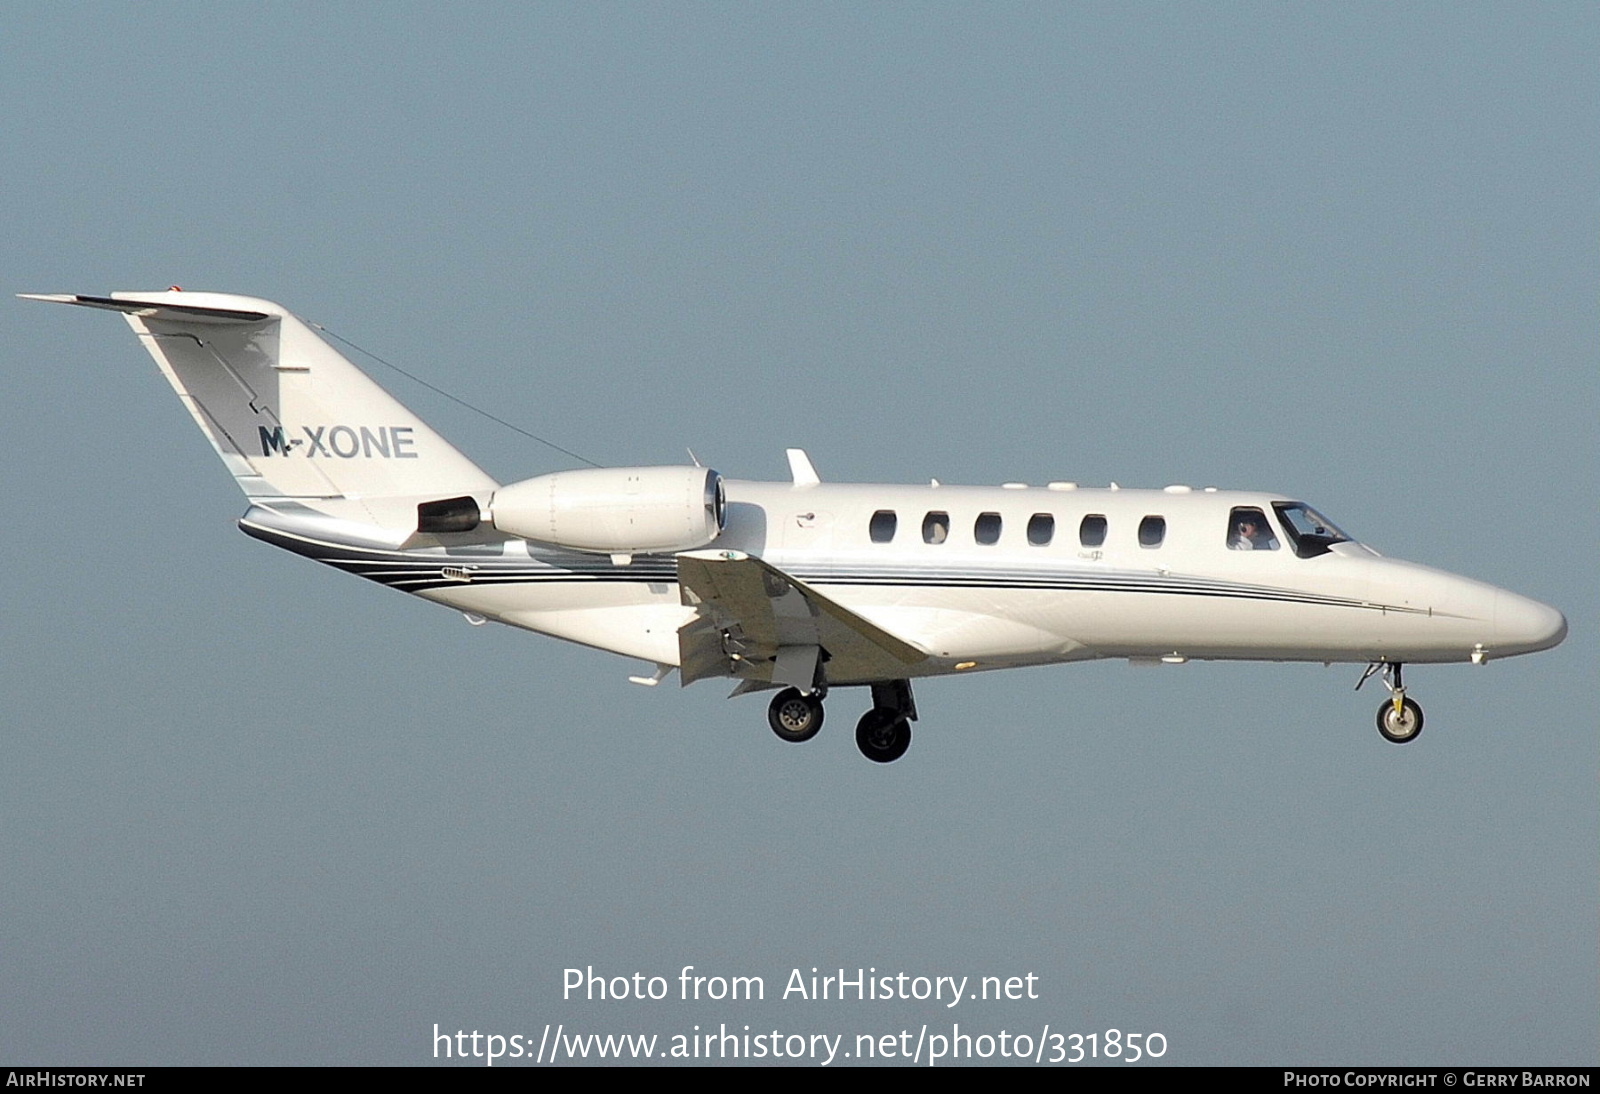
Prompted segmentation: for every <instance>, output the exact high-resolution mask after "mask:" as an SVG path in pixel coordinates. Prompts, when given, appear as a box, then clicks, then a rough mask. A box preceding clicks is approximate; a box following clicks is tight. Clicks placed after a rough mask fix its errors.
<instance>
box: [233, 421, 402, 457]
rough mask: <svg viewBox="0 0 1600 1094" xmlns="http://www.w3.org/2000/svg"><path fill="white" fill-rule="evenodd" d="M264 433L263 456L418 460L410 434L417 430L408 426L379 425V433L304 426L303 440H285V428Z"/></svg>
mask: <svg viewBox="0 0 1600 1094" xmlns="http://www.w3.org/2000/svg"><path fill="white" fill-rule="evenodd" d="M256 428H257V429H258V430H260V431H261V454H262V455H263V456H270V455H272V454H273V453H277V454H278V455H280V456H292V455H294V454H295V452H296V451H297V450H298V451H300V452H303V453H304V454H305V457H306V459H308V460H314V459H330V460H332V459H340V460H353V459H356V458H357V457H360V458H362V459H372V458H374V457H376V458H377V459H383V460H414V459H416V458H417V452H416V450H415V446H416V443H417V439H416V438H415V437H413V436H412V435H411V434H412V433H414V432H415V431H416V430H415V427H413V426H409V425H380V426H378V428H376V429H371V428H369V427H367V426H364V425H363V426H351V425H316V426H312V425H303V426H300V427H299V429H300V432H301V433H304V434H305V436H303V437H286V436H285V435H284V432H283V426H281V425H277V426H273V427H272V428H271V429H268V428H267V427H266V426H264V425H260V426H256Z"/></svg>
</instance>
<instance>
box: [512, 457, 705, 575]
mask: <svg viewBox="0 0 1600 1094" xmlns="http://www.w3.org/2000/svg"><path fill="white" fill-rule="evenodd" d="M723 506H724V500H723V491H722V476H721V475H719V474H717V473H716V472H715V471H713V470H711V469H710V468H708V467H597V468H594V469H593V470H585V471H558V472H556V473H555V474H554V475H540V476H539V477H538V478H536V479H524V480H523V481H521V482H514V483H512V484H511V485H510V486H502V487H501V488H500V489H499V490H496V491H495V494H494V499H493V500H492V501H491V503H490V520H491V521H492V523H493V524H494V526H495V527H496V528H497V529H499V530H500V531H502V532H506V533H508V534H510V535H513V536H521V537H522V538H523V539H531V540H536V541H538V542H539V543H553V544H555V545H557V546H559V547H570V548H572V549H573V550H575V551H593V552H596V553H598V554H635V553H644V552H651V551H692V550H694V549H695V548H696V547H704V546H705V545H706V544H708V543H710V542H711V541H712V540H714V539H716V538H717V535H718V534H719V533H720V532H721V531H722V527H723V524H724V523H725V520H726V517H725V515H724V513H723Z"/></svg>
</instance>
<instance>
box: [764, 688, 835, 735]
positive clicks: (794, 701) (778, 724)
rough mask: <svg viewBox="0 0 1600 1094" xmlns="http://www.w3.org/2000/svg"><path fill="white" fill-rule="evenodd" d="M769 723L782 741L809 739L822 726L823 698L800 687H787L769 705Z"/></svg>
mask: <svg viewBox="0 0 1600 1094" xmlns="http://www.w3.org/2000/svg"><path fill="white" fill-rule="evenodd" d="M767 724H768V725H769V726H771V727H772V732H774V733H776V734H777V735H778V739H779V740H780V741H789V742H790V743H792V744H799V743H800V742H801V741H809V740H811V738H813V737H815V736H816V735H817V731H818V730H820V729H821V728H822V700H821V699H818V698H817V697H816V696H815V695H807V694H806V693H805V692H803V691H801V690H800V689H799V688H785V689H783V690H782V691H780V692H778V694H777V695H775V696H773V699H772V705H771V706H769V707H767Z"/></svg>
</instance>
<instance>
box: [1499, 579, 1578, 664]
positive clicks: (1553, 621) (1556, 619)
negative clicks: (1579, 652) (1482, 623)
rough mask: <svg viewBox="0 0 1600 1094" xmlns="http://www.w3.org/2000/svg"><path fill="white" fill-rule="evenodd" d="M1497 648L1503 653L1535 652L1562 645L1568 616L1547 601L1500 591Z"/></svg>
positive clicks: (1565, 634)
mask: <svg viewBox="0 0 1600 1094" xmlns="http://www.w3.org/2000/svg"><path fill="white" fill-rule="evenodd" d="M1494 624H1495V626H1494V630H1495V648H1496V650H1498V651H1499V653H1500V654H1501V656H1505V655H1507V654H1513V653H1534V652H1536V651H1538V650H1547V649H1550V648H1551V647H1552V646H1559V645H1560V644H1561V640H1562V639H1564V638H1566V637H1567V617H1566V616H1564V615H1562V614H1561V613H1560V612H1558V611H1556V609H1554V608H1552V607H1551V606H1550V605H1548V604H1541V603H1539V602H1538V601H1537V600H1529V599H1528V598H1527V597H1525V596H1518V595H1516V594H1515V593H1508V592H1506V591H1505V590H1503V589H1502V590H1501V591H1500V593H1499V595H1498V596H1497V597H1495V613H1494Z"/></svg>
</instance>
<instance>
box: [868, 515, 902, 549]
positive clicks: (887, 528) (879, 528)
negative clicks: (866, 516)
mask: <svg viewBox="0 0 1600 1094" xmlns="http://www.w3.org/2000/svg"><path fill="white" fill-rule="evenodd" d="M898 523H899V518H897V517H896V516H895V515H894V510H892V509H879V510H878V511H877V512H876V513H874V514H872V523H871V524H870V525H868V526H867V530H868V532H869V533H870V534H871V536H872V542H874V543H888V542H889V541H890V540H892V539H894V529H895V525H896V524H898Z"/></svg>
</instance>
